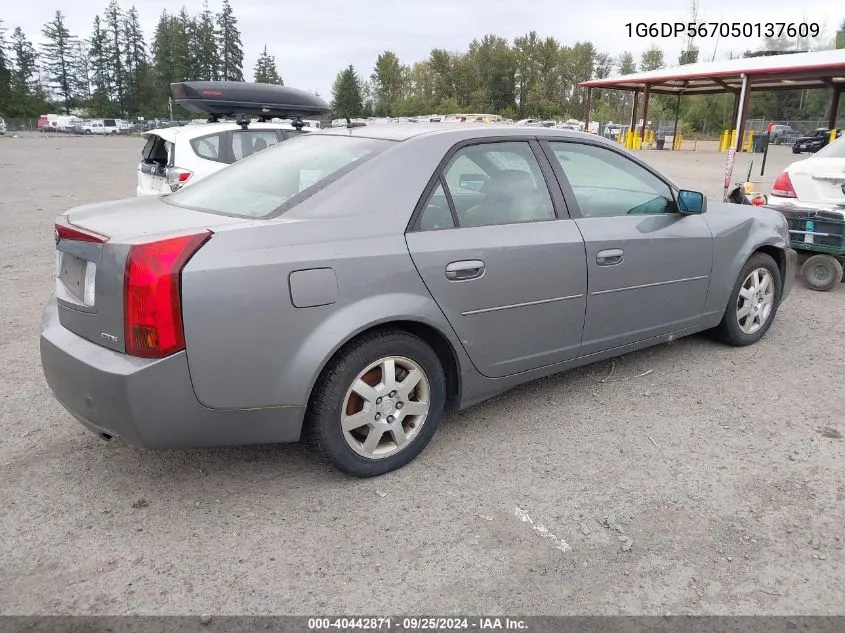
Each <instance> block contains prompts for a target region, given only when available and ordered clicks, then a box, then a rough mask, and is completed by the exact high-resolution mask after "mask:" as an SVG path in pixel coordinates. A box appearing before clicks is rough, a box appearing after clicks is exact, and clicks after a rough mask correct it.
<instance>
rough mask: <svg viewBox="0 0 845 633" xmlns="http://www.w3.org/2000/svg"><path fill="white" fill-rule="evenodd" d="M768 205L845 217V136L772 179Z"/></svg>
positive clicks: (796, 162)
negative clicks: (815, 210) (814, 210)
mask: <svg viewBox="0 0 845 633" xmlns="http://www.w3.org/2000/svg"><path fill="white" fill-rule="evenodd" d="M768 205H769V206H775V207H777V206H781V207H783V206H794V207H809V208H813V209H824V210H831V211H841V212H842V214H843V216H845V136H841V137H839V138H838V139H836V140H835V141H833V143H830V144H829V145H826V146H825V147H823V148H821V149H820V150H819V151H818V152H816V153H815V154H813V155H812V156H810V157H809V158H805V159H803V160H798V161H795V162H794V163H792V164H791V165H790V166H789V167H787V168H786V169H785V170H784V171H783V173H781V174H780V175H779V176H778V177H777V178H776V179H775V183H774V185H772V192H771V194H770V195H769V197H768Z"/></svg>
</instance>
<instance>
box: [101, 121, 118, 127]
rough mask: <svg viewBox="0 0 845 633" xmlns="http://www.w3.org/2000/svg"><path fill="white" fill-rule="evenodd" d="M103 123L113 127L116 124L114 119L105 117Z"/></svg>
mask: <svg viewBox="0 0 845 633" xmlns="http://www.w3.org/2000/svg"><path fill="white" fill-rule="evenodd" d="M103 123H104V124H105V126H106V127H115V125H116V124H115V122H114V119H106V120H105V121H103Z"/></svg>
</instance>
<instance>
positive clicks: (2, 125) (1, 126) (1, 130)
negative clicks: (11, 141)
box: [0, 117, 6, 136]
mask: <svg viewBox="0 0 845 633" xmlns="http://www.w3.org/2000/svg"><path fill="white" fill-rule="evenodd" d="M5 133H6V122H5V121H4V120H3V117H0V136H2V135H3V134H5Z"/></svg>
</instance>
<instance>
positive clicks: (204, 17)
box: [191, 0, 219, 81]
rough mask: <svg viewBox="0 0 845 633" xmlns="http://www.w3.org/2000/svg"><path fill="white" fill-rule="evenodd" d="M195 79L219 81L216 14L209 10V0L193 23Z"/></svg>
mask: <svg viewBox="0 0 845 633" xmlns="http://www.w3.org/2000/svg"><path fill="white" fill-rule="evenodd" d="M191 47H192V53H191V58H192V60H193V62H194V69H193V73H192V74H193V76H194V78H195V79H205V80H206V81H214V80H216V79H217V67H218V64H219V60H218V58H217V39H216V35H215V27H214V14H213V13H212V12H211V10H210V9H209V8H208V2H207V0H206V1H205V2H203V4H202V12H201V13H200V14H199V16H197V18H196V19H195V20H194V23H193V32H192V37H191Z"/></svg>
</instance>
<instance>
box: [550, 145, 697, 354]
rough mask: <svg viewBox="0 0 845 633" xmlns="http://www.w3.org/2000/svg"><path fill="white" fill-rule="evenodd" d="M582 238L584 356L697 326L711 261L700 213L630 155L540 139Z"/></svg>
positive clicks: (593, 146)
mask: <svg viewBox="0 0 845 633" xmlns="http://www.w3.org/2000/svg"><path fill="white" fill-rule="evenodd" d="M543 146H544V148H545V149H546V151H547V154H548V156H549V160H550V161H551V162H552V164H553V167H554V168H555V170H556V173H557V174H558V177H559V180H560V182H561V185H562V187H563V190H564V197H565V199H566V203H567V207H568V208H569V210H570V213H571V214H572V216H573V217H574V218H575V223H576V224H577V225H578V228H579V229H580V231H581V234H582V235H583V237H584V242H585V246H586V256H587V271H588V279H589V284H588V296H587V316H586V321H585V324H584V338H583V342H582V354H584V355H588V354H592V353H595V352H599V351H602V350H607V349H612V348H615V347H619V346H622V345H626V344H629V343H634V342H638V341H643V340H646V339H649V338H652V337H656V336H660V335H663V334H667V333H670V332H675V331H679V330H682V329H684V328H686V327H690V326H693V325H696V324H697V322H698V320H699V319H700V318H701V315H702V313H703V310H704V302H705V299H706V297H707V291H708V288H709V285H710V273H711V269H712V266H713V235H712V233H711V231H710V228H709V226H708V224H707V221H706V219H705V217H704V216H702V215H684V214H681V213H680V212H679V211H678V207H677V204H676V202H675V191H674V189H673V188H672V187H671V186H670V185H669V184H667V183H666V181H665V180H663V179H662V178H661V177H659V176H658V175H657V174H655V173H654V172H653V171H652V170H650V169H649V168H647V167H646V166H645V165H643V164H641V163H639V162H637V161H635V160H634V159H633V158H631V157H630V156H628V155H627V154H624V153H622V152H621V151H617V150H616V149H615V148H611V147H608V146H604V145H603V144H602V145H599V144H594V143H589V142H584V141H580V140H578V141H572V140H567V141H563V140H561V141H551V142H548V143H547V144H546V143H544V144H543Z"/></svg>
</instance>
